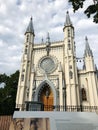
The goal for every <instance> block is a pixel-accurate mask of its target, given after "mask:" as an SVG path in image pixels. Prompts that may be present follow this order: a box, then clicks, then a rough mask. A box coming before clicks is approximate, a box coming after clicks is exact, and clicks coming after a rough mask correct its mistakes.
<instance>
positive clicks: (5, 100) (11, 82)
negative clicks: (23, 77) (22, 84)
mask: <svg viewBox="0 0 98 130" xmlns="http://www.w3.org/2000/svg"><path fill="white" fill-rule="evenodd" d="M18 78H19V71H16V72H15V73H14V74H12V75H10V76H7V75H6V74H1V75H0V83H5V85H4V87H3V88H0V115H12V114H13V112H14V109H15V100H16V92H17V85H18Z"/></svg>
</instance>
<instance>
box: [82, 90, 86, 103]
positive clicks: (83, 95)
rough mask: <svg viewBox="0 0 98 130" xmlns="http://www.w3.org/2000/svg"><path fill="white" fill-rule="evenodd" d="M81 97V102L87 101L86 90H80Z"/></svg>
mask: <svg viewBox="0 0 98 130" xmlns="http://www.w3.org/2000/svg"><path fill="white" fill-rule="evenodd" d="M81 95H82V101H87V96H86V90H85V88H82V89H81Z"/></svg>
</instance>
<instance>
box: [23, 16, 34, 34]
mask: <svg viewBox="0 0 98 130" xmlns="http://www.w3.org/2000/svg"><path fill="white" fill-rule="evenodd" d="M26 33H32V34H33V35H34V28H33V22H32V17H31V18H30V22H29V25H28V27H27V29H26V32H25V34H26Z"/></svg>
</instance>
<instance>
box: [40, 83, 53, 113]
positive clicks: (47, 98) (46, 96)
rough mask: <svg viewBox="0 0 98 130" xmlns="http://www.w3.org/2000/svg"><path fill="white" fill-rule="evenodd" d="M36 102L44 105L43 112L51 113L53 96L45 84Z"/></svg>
mask: <svg viewBox="0 0 98 130" xmlns="http://www.w3.org/2000/svg"><path fill="white" fill-rule="evenodd" d="M38 101H40V102H42V103H43V104H44V111H53V105H54V96H53V91H52V89H51V87H50V86H49V84H47V83H45V84H43V86H42V87H41V88H40V90H39V93H38Z"/></svg>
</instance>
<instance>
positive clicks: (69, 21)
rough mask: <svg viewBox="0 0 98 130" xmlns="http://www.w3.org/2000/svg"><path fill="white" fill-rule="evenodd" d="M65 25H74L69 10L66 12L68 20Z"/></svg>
mask: <svg viewBox="0 0 98 130" xmlns="http://www.w3.org/2000/svg"><path fill="white" fill-rule="evenodd" d="M64 25H65V26H70V25H71V26H72V22H71V20H70V16H69V12H68V11H67V13H66V21H65V24H64Z"/></svg>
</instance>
